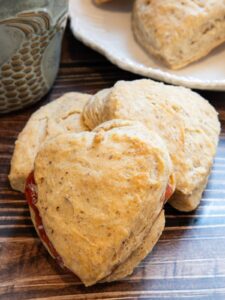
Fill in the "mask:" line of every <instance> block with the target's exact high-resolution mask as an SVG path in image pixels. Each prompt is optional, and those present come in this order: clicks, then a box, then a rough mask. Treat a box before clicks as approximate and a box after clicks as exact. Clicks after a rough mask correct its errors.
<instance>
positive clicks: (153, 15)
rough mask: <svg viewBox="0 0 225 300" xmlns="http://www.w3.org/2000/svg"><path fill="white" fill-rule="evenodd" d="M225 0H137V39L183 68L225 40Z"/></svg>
mask: <svg viewBox="0 0 225 300" xmlns="http://www.w3.org/2000/svg"><path fill="white" fill-rule="evenodd" d="M224 15H225V2H224V0H205V1H199V0H183V1H178V0H170V1H167V0H151V1H148V0H136V1H135V4H134V8H133V16H132V27H133V32H134V35H135V37H136V40H137V41H138V42H139V44H140V45H141V46H143V48H144V49H145V50H146V51H147V52H148V53H150V54H153V55H154V56H156V57H158V58H159V59H160V60H161V61H162V62H164V63H165V64H166V65H167V66H168V67H169V68H171V69H179V68H182V67H184V66H186V65H188V64H190V63H192V62H194V61H196V60H198V59H200V58H202V57H204V56H206V55H207V54H208V53H209V52H210V51H211V50H212V49H214V48H215V47H217V46H218V45H220V44H221V43H223V42H224V41H225V20H224Z"/></svg>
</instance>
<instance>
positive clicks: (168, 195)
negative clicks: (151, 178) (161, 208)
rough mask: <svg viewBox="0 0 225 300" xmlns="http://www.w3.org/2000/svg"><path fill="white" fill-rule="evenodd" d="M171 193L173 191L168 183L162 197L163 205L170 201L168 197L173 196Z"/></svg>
mask: <svg viewBox="0 0 225 300" xmlns="http://www.w3.org/2000/svg"><path fill="white" fill-rule="evenodd" d="M173 192H174V190H173V188H172V186H171V185H170V184H169V183H168V184H167V187H166V191H165V193H164V194H163V195H162V198H161V201H162V202H163V203H166V202H167V201H168V200H169V199H170V197H171V196H172V195H173Z"/></svg>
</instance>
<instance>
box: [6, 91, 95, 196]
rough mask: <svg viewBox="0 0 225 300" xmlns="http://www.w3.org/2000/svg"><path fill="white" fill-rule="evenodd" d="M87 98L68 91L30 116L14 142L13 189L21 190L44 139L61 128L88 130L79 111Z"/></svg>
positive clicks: (84, 95)
mask: <svg viewBox="0 0 225 300" xmlns="http://www.w3.org/2000/svg"><path fill="white" fill-rule="evenodd" d="M89 98H90V95H88V94H82V93H67V94H65V95H63V96H62V97H60V98H59V99H57V100H55V101H53V102H51V103H49V104H47V105H45V106H42V107H41V108H40V109H39V110H37V111H36V112H35V113H34V114H33V115H32V116H31V118H30V119H29V121H28V122H27V124H26V126H25V127H24V129H23V130H22V132H21V133H20V134H19V136H18V138H17V141H16V144H15V149H14V153H13V157H12V161H11V170H10V174H9V180H10V183H11V186H12V188H13V189H15V190H18V191H21V192H24V187H25V182H26V179H27V177H28V175H29V174H30V172H31V171H32V170H33V166H34V159H35V157H36V155H37V153H38V150H39V148H40V146H41V145H42V144H43V143H44V142H45V141H47V140H48V139H50V138H52V137H55V136H57V135H59V134H62V133H64V132H80V131H85V130H87V127H86V126H85V125H84V124H83V122H82V119H81V117H80V115H81V112H82V110H83V107H84V105H85V104H86V102H87V100H88V99H89Z"/></svg>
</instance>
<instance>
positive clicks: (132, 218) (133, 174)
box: [34, 121, 172, 285]
mask: <svg viewBox="0 0 225 300" xmlns="http://www.w3.org/2000/svg"><path fill="white" fill-rule="evenodd" d="M171 173H172V167H171V162H170V158H169V155H168V153H167V150H166V147H165V145H164V143H163V142H162V141H161V139H160V138H159V137H158V136H157V135H155V134H154V133H152V132H150V131H149V130H147V129H146V128H145V127H144V126H143V125H141V124H139V123H136V122H130V121H116V122H114V121H112V122H108V124H107V123H106V124H104V125H103V126H102V128H101V127H100V128H97V129H96V131H95V132H83V133H79V134H64V135H61V136H58V137H56V138H54V139H51V140H50V141H49V142H48V143H46V144H45V145H44V146H43V148H42V149H41V150H40V152H39V154H38V156H37V158H36V161H35V170H34V175H35V181H36V184H37V191H38V202H37V207H38V209H39V212H40V215H41V217H42V220H43V225H44V228H45V230H46V233H47V235H48V237H49V239H50V241H51V242H52V244H53V245H54V247H55V248H56V250H57V252H58V253H59V255H60V256H61V257H62V259H63V262H64V264H65V265H66V266H67V267H68V268H69V269H71V270H72V271H73V272H75V273H76V274H77V275H78V276H79V277H80V278H81V280H82V281H83V282H84V283H85V284H86V285H91V284H94V283H95V282H97V281H98V280H101V279H103V278H104V277H106V276H107V275H109V274H110V273H111V272H112V271H113V268H115V267H116V266H118V265H119V264H120V263H122V262H123V261H125V260H126V259H127V258H128V257H129V255H130V254H131V253H132V251H134V250H135V249H136V248H137V247H138V246H139V245H140V244H141V242H142V241H143V239H144V237H145V235H146V234H147V231H149V230H150V228H151V226H152V224H153V222H154V221H155V219H156V218H157V216H158V215H159V213H160V211H161V210H162V206H163V196H164V193H165V189H166V186H167V184H168V181H169V177H170V176H171Z"/></svg>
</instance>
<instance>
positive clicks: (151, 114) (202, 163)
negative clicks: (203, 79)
mask: <svg viewBox="0 0 225 300" xmlns="http://www.w3.org/2000/svg"><path fill="white" fill-rule="evenodd" d="M83 119H84V123H85V124H86V125H87V126H88V127H89V129H93V128H95V126H97V125H99V124H101V123H102V122H105V121H106V120H112V119H128V120H136V121H141V122H142V123H144V124H145V125H146V126H147V127H148V128H149V129H151V130H154V131H155V132H157V133H158V134H159V135H160V136H161V137H162V138H163V140H164V142H165V143H166V145H167V147H168V150H169V153H170V156H171V159H172V162H173V164H174V172H175V179H176V192H175V195H174V196H173V197H172V198H171V200H170V203H171V204H172V205H173V206H174V207H175V208H177V209H179V210H181V211H191V210H194V209H195V208H196V207H197V206H198V204H199V202H200V199H201V194H202V192H203V190H204V188H205V185H206V183H207V178H208V175H209V172H210V169H211V166H212V163H213V156H214V155H215V152H216V146H217V142H218V136H219V132H220V124H219V121H218V116H217V113H216V111H215V110H214V108H213V107H212V106H211V105H210V104H209V103H208V102H207V101H206V100H204V99H203V98H202V97H201V96H199V95H198V94H196V93H194V92H192V91H191V90H189V89H186V88H182V87H174V86H168V85H164V84H162V83H157V82H154V81H152V80H136V81H131V82H126V81H120V82H117V83H116V84H115V86H114V87H113V88H111V89H107V90H103V91H101V92H99V93H97V94H96V95H95V96H93V97H91V98H90V100H89V101H88V102H87V104H86V106H85V108H84V111H83Z"/></svg>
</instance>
